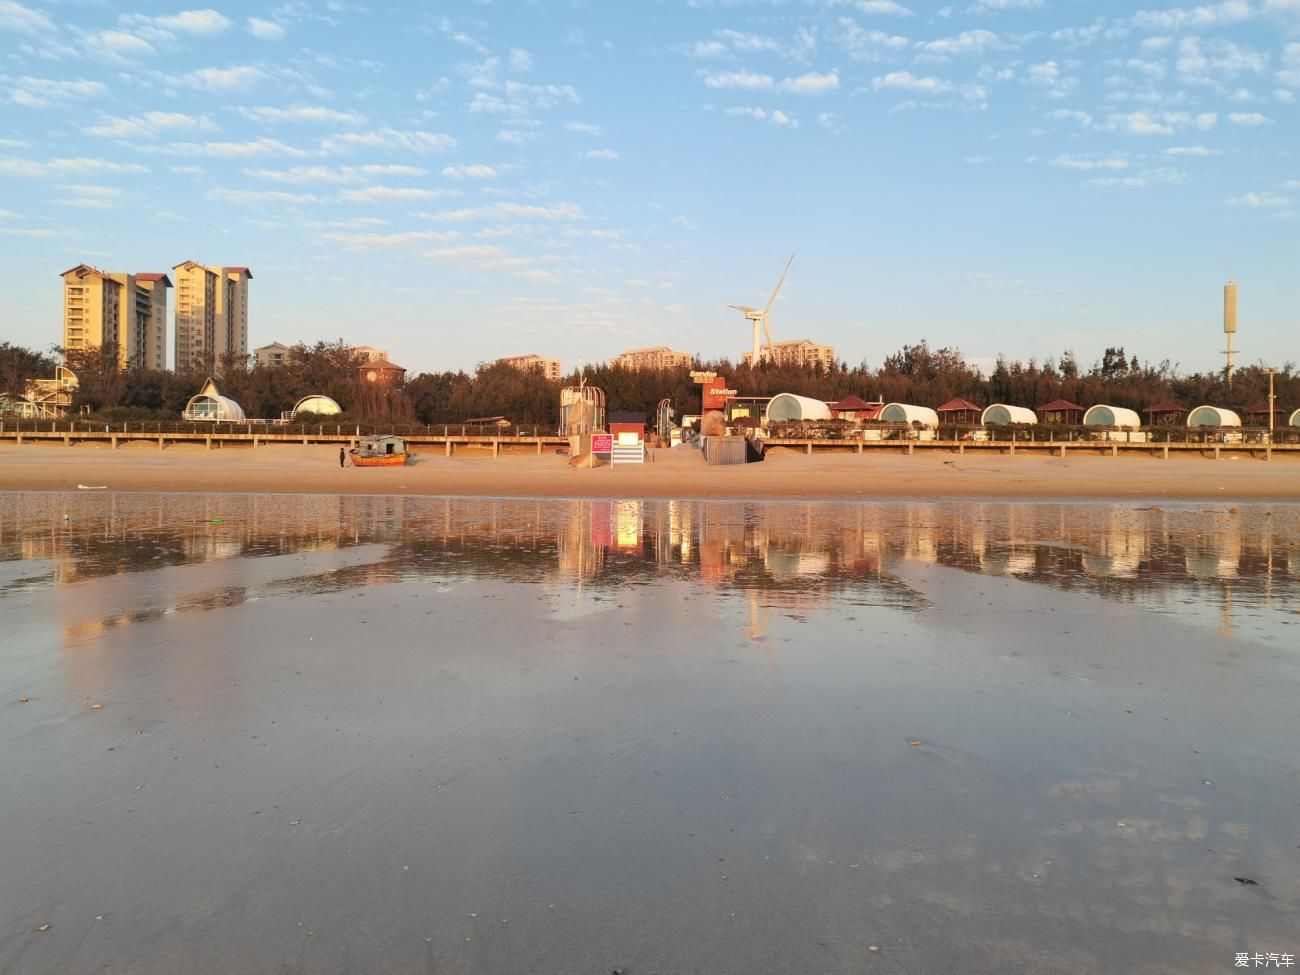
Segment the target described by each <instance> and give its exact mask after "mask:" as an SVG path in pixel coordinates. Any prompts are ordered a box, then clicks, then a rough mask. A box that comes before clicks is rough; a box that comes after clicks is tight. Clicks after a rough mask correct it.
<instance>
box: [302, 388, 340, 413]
mask: <svg viewBox="0 0 1300 975" xmlns="http://www.w3.org/2000/svg"><path fill="white" fill-rule="evenodd" d="M342 412H343V410H342V408H341V407H340V406H339V404H338V403H336V402H334V400H332V399H330V398H329V397H328V396H325V395H324V394H323V393H313V394H312V395H310V396H304V397H303V398H302V399H300V400H298V402H297V403H295V404H294V407H293V416H294V418H295V419H296V418H297V416H298V414H299V413H310V414H311V415H312V416H338V415H339V414H340V413H342Z"/></svg>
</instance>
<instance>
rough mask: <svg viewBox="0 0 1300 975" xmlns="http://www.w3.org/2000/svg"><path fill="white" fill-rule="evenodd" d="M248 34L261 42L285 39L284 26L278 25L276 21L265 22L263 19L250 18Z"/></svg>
mask: <svg viewBox="0 0 1300 975" xmlns="http://www.w3.org/2000/svg"><path fill="white" fill-rule="evenodd" d="M248 32H249V33H250V34H252V35H253V36H254V37H256V38H257V39H258V40H259V41H278V40H279V39H280V38H282V37H284V27H283V25H281V24H277V23H276V22H275V21H274V20H263V19H262V18H261V17H249V18H248Z"/></svg>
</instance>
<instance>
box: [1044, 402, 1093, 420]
mask: <svg viewBox="0 0 1300 975" xmlns="http://www.w3.org/2000/svg"><path fill="white" fill-rule="evenodd" d="M1083 413H1084V410H1083V407H1082V406H1080V405H1079V404H1078V403H1071V402H1070V401H1069V400H1068V399H1056V400H1052V402H1050V403H1048V404H1047V405H1046V406H1040V407H1039V408H1038V415H1039V416H1041V417H1042V418H1043V422H1044V423H1055V424H1058V425H1062V426H1069V425H1070V424H1079V423H1082V422H1083Z"/></svg>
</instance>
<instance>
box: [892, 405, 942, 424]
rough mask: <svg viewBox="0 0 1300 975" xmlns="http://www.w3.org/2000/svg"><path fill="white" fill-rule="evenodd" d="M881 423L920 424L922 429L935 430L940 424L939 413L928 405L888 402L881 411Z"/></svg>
mask: <svg viewBox="0 0 1300 975" xmlns="http://www.w3.org/2000/svg"><path fill="white" fill-rule="evenodd" d="M879 419H880V422H881V423H906V424H907V425H908V426H916V425H917V424H919V425H920V426H921V427H922V429H928V430H933V429H935V428H936V427H938V426H939V414H938V413H936V412H935V411H934V410H932V409H930V407H928V406H913V405H911V404H910V403H886V404H885V405H884V407H883V408H882V409H881V411H880V418H879Z"/></svg>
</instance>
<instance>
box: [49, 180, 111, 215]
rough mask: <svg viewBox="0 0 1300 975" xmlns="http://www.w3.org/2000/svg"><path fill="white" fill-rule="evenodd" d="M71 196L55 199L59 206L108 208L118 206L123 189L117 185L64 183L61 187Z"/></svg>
mask: <svg viewBox="0 0 1300 975" xmlns="http://www.w3.org/2000/svg"><path fill="white" fill-rule="evenodd" d="M59 189H61V190H64V191H65V192H67V193H68V194H70V195H69V196H65V197H61V198H58V199H55V200H54V202H55V203H56V204H58V205H59V206H69V207H80V208H83V209H92V210H108V209H111V208H112V207H115V206H117V204H118V201H119V200H120V199H121V197H122V190H121V188H120V187H117V186H98V185H92V184H86V183H80V184H72V185H64V186H61V187H59Z"/></svg>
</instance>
